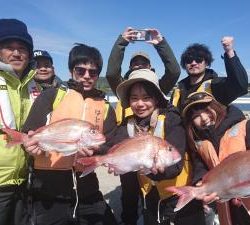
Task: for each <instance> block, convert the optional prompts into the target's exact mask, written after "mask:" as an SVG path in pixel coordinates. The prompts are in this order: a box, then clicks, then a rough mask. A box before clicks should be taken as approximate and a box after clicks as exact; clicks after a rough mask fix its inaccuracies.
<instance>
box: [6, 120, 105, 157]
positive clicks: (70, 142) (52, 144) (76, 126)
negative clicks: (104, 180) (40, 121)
mask: <svg viewBox="0 0 250 225" xmlns="http://www.w3.org/2000/svg"><path fill="white" fill-rule="evenodd" d="M2 131H3V132H5V133H6V134H8V136H10V138H11V141H10V142H8V144H7V145H6V146H7V147H11V146H13V145H17V144H22V143H23V141H24V138H25V136H26V135H27V134H24V133H21V132H18V131H15V130H13V129H9V128H2ZM31 139H33V140H36V141H37V142H38V145H39V147H40V148H41V149H42V150H43V151H56V152H60V153H62V154H63V155H65V156H66V155H72V154H74V153H76V152H77V151H78V150H79V149H81V148H88V147H96V146H99V145H101V144H103V143H104V142H105V137H104V135H103V134H101V133H100V132H99V131H98V130H97V129H95V127H94V125H92V124H91V123H89V122H86V121H82V120H77V119H63V120H59V121H56V122H54V123H51V124H49V125H47V126H43V127H40V128H38V129H37V130H36V131H35V133H34V134H33V135H32V136H31Z"/></svg>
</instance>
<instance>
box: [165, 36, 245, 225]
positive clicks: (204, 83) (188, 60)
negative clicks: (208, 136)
mask: <svg viewBox="0 0 250 225" xmlns="http://www.w3.org/2000/svg"><path fill="white" fill-rule="evenodd" d="M233 41H234V39H233V37H229V36H228V37H223V38H222V40H221V43H222V46H223V49H224V51H225V52H224V57H223V58H224V62H225V67H226V72H227V77H218V75H217V73H216V72H215V71H214V70H213V69H211V68H210V66H211V64H212V62H213V56H212V53H211V51H210V50H209V48H208V47H207V46H206V45H204V44H198V43H195V44H192V45H190V46H188V47H187V48H186V49H185V51H184V52H183V53H182V55H181V66H182V68H183V69H185V70H186V72H187V74H188V76H187V77H186V78H184V79H182V80H181V81H179V82H178V84H177V87H176V88H174V90H173V93H172V95H171V99H170V101H171V103H172V104H173V105H174V106H176V107H177V108H178V109H179V110H180V111H182V110H183V107H184V103H185V100H186V98H187V96H188V95H189V94H191V93H193V92H197V91H206V92H208V93H212V94H213V96H214V97H215V99H216V100H217V101H219V102H220V103H222V104H224V105H228V104H230V103H231V102H232V101H234V100H235V99H237V98H238V97H240V96H242V95H244V94H247V92H248V76H247V73H246V70H245V69H244V67H243V66H242V64H241V62H240V59H239V58H238V56H237V54H236V52H235V50H234V46H233ZM207 208H208V206H207ZM214 218H215V208H214V206H213V205H210V210H207V211H206V220H207V222H206V223H207V225H212V224H213V223H214Z"/></svg>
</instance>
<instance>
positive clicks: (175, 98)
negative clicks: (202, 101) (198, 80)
mask: <svg viewBox="0 0 250 225" xmlns="http://www.w3.org/2000/svg"><path fill="white" fill-rule="evenodd" d="M211 81H212V79H210V80H206V81H204V82H203V83H202V84H201V85H200V86H199V87H198V88H197V90H196V91H197V92H199V91H206V92H208V93H210V94H212V90H211ZM180 98H181V91H180V88H179V87H176V88H174V90H173V94H172V98H171V99H172V104H173V105H174V106H175V107H178V104H179V101H180Z"/></svg>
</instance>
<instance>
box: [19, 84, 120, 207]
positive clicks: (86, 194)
mask: <svg viewBox="0 0 250 225" xmlns="http://www.w3.org/2000/svg"><path fill="white" fill-rule="evenodd" d="M68 86H69V88H71V89H74V90H76V91H78V92H80V93H82V95H83V98H84V97H91V96H93V97H103V98H104V93H103V92H101V91H99V90H97V89H94V90H92V91H89V92H84V91H83V88H82V86H81V85H79V84H78V83H76V82H74V81H73V80H70V81H69V82H68ZM56 93H57V89H55V88H48V89H46V90H44V91H43V92H42V93H41V94H40V96H38V98H37V99H36V101H35V102H34V104H33V106H32V108H31V111H30V114H29V116H28V118H27V120H26V123H25V124H24V126H23V132H28V131H29V130H36V129H37V128H39V127H41V126H44V125H45V124H46V121H47V115H48V114H49V113H50V112H52V110H53V102H54V99H55V97H56ZM115 129H116V117H115V113H114V110H113V108H112V107H111V106H110V107H109V110H108V113H107V117H106V119H105V121H104V126H103V133H104V135H105V136H106V139H107V143H105V144H104V145H103V146H101V149H102V152H103V153H104V152H105V151H106V150H107V149H109V148H110V147H111V146H112V142H111V138H112V137H113V135H114V132H115ZM78 175H79V174H78ZM33 177H34V179H33V191H34V192H35V196H36V197H37V196H41V198H43V199H46V198H48V199H51V198H52V199H53V198H59V199H68V200H72V198H75V194H74V190H73V182H72V172H71V170H69V171H59V170H57V171H55V170H53V171H46V170H34V176H33ZM77 185H78V194H79V198H80V199H83V200H84V201H86V203H87V202H95V201H97V200H98V199H97V198H102V196H101V195H100V192H99V183H98V179H97V177H96V174H95V173H91V174H89V175H87V176H86V177H83V178H79V176H77Z"/></svg>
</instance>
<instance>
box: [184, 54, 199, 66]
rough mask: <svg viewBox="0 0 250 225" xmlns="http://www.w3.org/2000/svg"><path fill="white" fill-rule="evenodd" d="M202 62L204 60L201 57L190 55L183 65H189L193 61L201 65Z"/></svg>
mask: <svg viewBox="0 0 250 225" xmlns="http://www.w3.org/2000/svg"><path fill="white" fill-rule="evenodd" d="M203 60H204V58H203V57H201V56H192V55H190V56H187V58H186V59H185V63H186V64H190V63H192V62H193V61H195V62H197V63H202V62H203Z"/></svg>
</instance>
